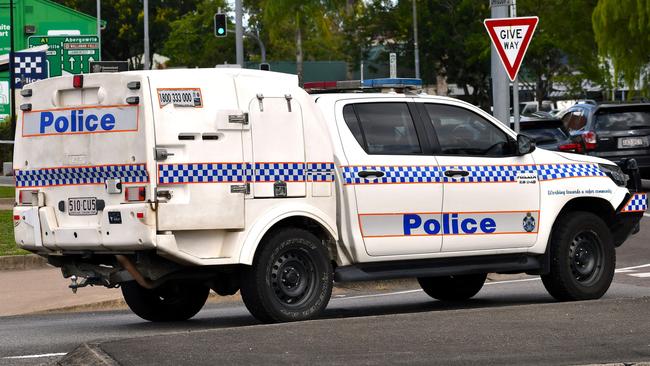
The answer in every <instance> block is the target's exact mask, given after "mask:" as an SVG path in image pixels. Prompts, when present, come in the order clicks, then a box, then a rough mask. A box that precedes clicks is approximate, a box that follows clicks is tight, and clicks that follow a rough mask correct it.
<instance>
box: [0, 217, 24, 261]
mask: <svg viewBox="0 0 650 366" xmlns="http://www.w3.org/2000/svg"><path fill="white" fill-rule="evenodd" d="M21 254H29V252H27V251H24V250H22V249H19V248H18V247H17V246H16V242H15V239H14V221H13V212H11V210H2V211H0V256H3V255H21Z"/></svg>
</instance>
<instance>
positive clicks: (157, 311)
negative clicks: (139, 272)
mask: <svg viewBox="0 0 650 366" xmlns="http://www.w3.org/2000/svg"><path fill="white" fill-rule="evenodd" d="M120 287H121V288H122V295H123V296H124V301H125V302H126V304H127V305H128V306H129V308H130V309H131V311H133V312H134V313H135V314H136V315H137V316H139V317H141V318H142V319H145V320H149V321H152V322H164V321H181V320H187V319H189V318H191V317H193V316H194V315H196V313H198V312H199V310H201V308H202V307H203V305H205V302H206V300H207V299H208V295H209V294H210V288H209V287H207V286H205V285H203V284H199V283H194V282H186V281H174V282H167V283H165V284H163V285H161V286H160V287H157V288H155V289H146V288H144V287H142V286H140V285H138V283H137V282H135V281H129V282H123V283H122V284H121V285H120Z"/></svg>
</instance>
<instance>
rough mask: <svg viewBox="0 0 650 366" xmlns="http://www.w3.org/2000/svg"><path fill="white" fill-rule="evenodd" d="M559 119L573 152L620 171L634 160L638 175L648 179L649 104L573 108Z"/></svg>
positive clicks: (649, 148)
mask: <svg viewBox="0 0 650 366" xmlns="http://www.w3.org/2000/svg"><path fill="white" fill-rule="evenodd" d="M559 117H560V118H561V119H562V124H563V126H564V129H565V131H567V132H568V133H569V136H570V138H571V141H572V143H573V144H574V146H572V148H573V149H574V151H575V152H579V153H585V154H588V155H594V156H599V157H602V158H605V159H608V160H611V161H613V162H615V163H617V164H619V165H621V166H622V167H623V166H624V165H625V163H626V159H629V158H634V159H635V160H636V161H637V164H638V166H639V168H641V171H642V175H643V176H644V177H645V178H648V176H649V175H650V174H649V173H650V103H636V104H600V105H593V104H576V105H574V106H573V107H571V108H569V109H567V110H566V111H564V112H563V113H562V114H561V115H559Z"/></svg>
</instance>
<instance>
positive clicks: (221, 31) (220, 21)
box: [214, 13, 227, 37]
mask: <svg viewBox="0 0 650 366" xmlns="http://www.w3.org/2000/svg"><path fill="white" fill-rule="evenodd" d="M226 33H227V28H226V14H222V13H217V14H215V15H214V35H215V36H216V37H225V36H226Z"/></svg>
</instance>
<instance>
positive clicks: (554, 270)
mask: <svg viewBox="0 0 650 366" xmlns="http://www.w3.org/2000/svg"><path fill="white" fill-rule="evenodd" d="M550 245H551V248H550V255H551V268H550V273H549V274H547V275H543V276H542V282H543V283H544V287H546V290H547V291H548V292H549V293H550V294H551V296H553V297H554V298H556V299H557V300H560V301H572V300H589V299H598V298H600V297H602V296H603V295H604V294H605V292H607V290H608V289H609V286H610V285H611V283H612V279H613V278H614V269H615V266H616V251H615V249H614V244H613V240H612V235H611V233H610V231H609V228H608V227H607V224H605V222H604V221H603V220H602V219H601V218H600V217H598V216H596V215H594V214H592V213H589V212H572V213H570V214H567V215H565V216H562V217H559V218H558V222H557V224H556V227H555V229H554V230H553V234H552V237H551V242H550Z"/></svg>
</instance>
